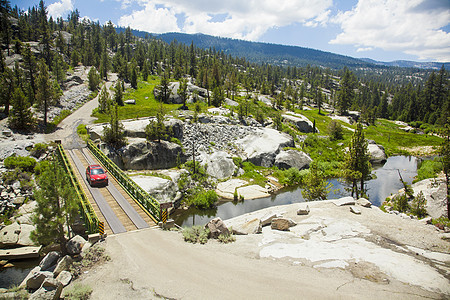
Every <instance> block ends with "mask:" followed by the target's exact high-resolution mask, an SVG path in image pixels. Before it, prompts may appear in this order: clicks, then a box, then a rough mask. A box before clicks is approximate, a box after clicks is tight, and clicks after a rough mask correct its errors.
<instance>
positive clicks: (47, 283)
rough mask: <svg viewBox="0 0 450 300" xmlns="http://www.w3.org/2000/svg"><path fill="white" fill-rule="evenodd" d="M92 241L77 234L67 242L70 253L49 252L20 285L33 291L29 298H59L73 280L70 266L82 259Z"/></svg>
mask: <svg viewBox="0 0 450 300" xmlns="http://www.w3.org/2000/svg"><path fill="white" fill-rule="evenodd" d="M91 246H92V243H91V242H88V241H86V240H85V239H84V238H83V237H81V236H78V235H77V236H75V237H73V238H72V239H70V240H69V241H68V242H67V245H66V247H67V251H68V253H69V254H68V255H65V256H61V253H59V252H56V251H52V252H49V253H48V254H47V255H46V256H45V257H44V258H43V259H42V260H41V262H40V264H39V265H38V266H37V267H35V268H34V269H32V270H31V271H30V273H29V274H28V275H27V276H26V277H25V279H24V280H23V281H22V283H21V284H20V285H19V287H23V288H26V289H27V290H28V291H30V292H32V294H31V296H30V298H29V299H59V298H60V296H61V294H62V291H63V288H64V287H65V286H67V285H68V284H69V283H70V282H71V280H72V274H71V273H70V267H71V266H72V264H73V262H74V261H75V260H77V259H78V260H80V259H82V258H83V256H84V255H85V254H86V253H87V252H88V250H89V249H90V248H91Z"/></svg>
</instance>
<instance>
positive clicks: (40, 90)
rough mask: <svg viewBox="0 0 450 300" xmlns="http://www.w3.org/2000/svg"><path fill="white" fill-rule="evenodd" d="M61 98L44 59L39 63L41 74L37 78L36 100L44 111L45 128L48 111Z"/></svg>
mask: <svg viewBox="0 0 450 300" xmlns="http://www.w3.org/2000/svg"><path fill="white" fill-rule="evenodd" d="M58 98H59V95H58V93H57V90H55V85H54V84H53V83H52V81H51V80H50V75H49V72H48V67H47V64H46V63H45V62H44V61H42V60H41V61H40V63H39V76H38V78H37V93H36V100H37V102H38V105H39V108H40V110H41V111H42V112H43V113H44V128H47V112H48V109H49V108H50V106H51V105H53V104H54V103H55V102H56V100H57V99H58Z"/></svg>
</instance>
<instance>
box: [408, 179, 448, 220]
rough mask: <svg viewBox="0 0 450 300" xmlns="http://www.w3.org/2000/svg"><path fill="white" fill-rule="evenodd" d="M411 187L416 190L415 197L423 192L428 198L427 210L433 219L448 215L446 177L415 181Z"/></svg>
mask: <svg viewBox="0 0 450 300" xmlns="http://www.w3.org/2000/svg"><path fill="white" fill-rule="evenodd" d="M411 188H412V189H413V191H414V197H416V196H417V195H419V193H420V192H422V194H423V196H424V197H425V199H426V200H427V204H426V207H425V208H426V210H427V213H428V215H430V216H431V217H432V218H433V219H434V218H440V217H441V216H447V207H446V203H447V202H446V195H447V192H446V184H445V180H444V179H441V178H439V179H434V178H430V179H425V180H421V181H419V182H416V183H414V184H413V185H412V186H411Z"/></svg>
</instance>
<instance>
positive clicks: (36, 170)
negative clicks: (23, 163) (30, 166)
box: [34, 160, 50, 175]
mask: <svg viewBox="0 0 450 300" xmlns="http://www.w3.org/2000/svg"><path fill="white" fill-rule="evenodd" d="M49 167H50V162H49V161H48V160H43V161H40V162H38V163H37V164H36V166H35V167H34V173H35V174H36V175H39V174H41V173H42V172H44V171H45V170H46V169H47V168H49Z"/></svg>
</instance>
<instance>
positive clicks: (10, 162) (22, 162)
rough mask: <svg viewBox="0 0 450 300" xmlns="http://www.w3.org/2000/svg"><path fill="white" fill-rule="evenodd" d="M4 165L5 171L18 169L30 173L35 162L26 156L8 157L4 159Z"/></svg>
mask: <svg viewBox="0 0 450 300" xmlns="http://www.w3.org/2000/svg"><path fill="white" fill-rule="evenodd" d="M4 165H5V167H6V168H7V169H15V168H18V169H20V170H23V171H30V172H32V171H33V169H34V167H35V166H36V160H35V159H34V158H32V157H28V156H10V157H7V158H6V159H5V161H4Z"/></svg>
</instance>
